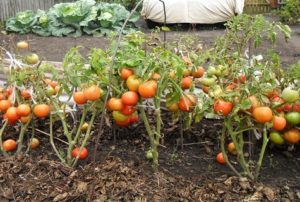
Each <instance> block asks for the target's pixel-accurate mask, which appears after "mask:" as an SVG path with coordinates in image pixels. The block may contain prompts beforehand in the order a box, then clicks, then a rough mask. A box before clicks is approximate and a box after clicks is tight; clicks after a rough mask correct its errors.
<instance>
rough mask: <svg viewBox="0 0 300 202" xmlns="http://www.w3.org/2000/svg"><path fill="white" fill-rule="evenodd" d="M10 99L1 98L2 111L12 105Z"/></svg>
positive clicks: (0, 106) (0, 109) (0, 108)
mask: <svg viewBox="0 0 300 202" xmlns="http://www.w3.org/2000/svg"><path fill="white" fill-rule="evenodd" d="M10 105H11V102H10V100H0V111H2V112H6V110H7V109H8V108H9V107H10Z"/></svg>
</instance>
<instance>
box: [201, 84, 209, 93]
mask: <svg viewBox="0 0 300 202" xmlns="http://www.w3.org/2000/svg"><path fill="white" fill-rule="evenodd" d="M201 89H202V90H203V92H204V93H206V94H208V92H209V86H204V85H201Z"/></svg>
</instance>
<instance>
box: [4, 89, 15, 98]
mask: <svg viewBox="0 0 300 202" xmlns="http://www.w3.org/2000/svg"><path fill="white" fill-rule="evenodd" d="M13 92H14V90H13V88H7V89H6V90H5V93H6V95H7V96H10V95H12V93H13Z"/></svg>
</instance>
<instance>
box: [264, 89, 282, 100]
mask: <svg viewBox="0 0 300 202" xmlns="http://www.w3.org/2000/svg"><path fill="white" fill-rule="evenodd" d="M279 94H280V91H279V90H278V89H276V88H275V89H273V90H267V92H265V95H266V96H267V97H268V98H269V99H270V100H272V99H273V98H274V97H279Z"/></svg>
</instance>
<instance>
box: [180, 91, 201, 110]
mask: <svg viewBox="0 0 300 202" xmlns="http://www.w3.org/2000/svg"><path fill="white" fill-rule="evenodd" d="M196 102H197V99H196V97H195V96H194V95H193V94H187V95H185V96H183V97H182V98H180V100H179V103H178V107H179V109H180V110H181V111H183V112H189V111H190V110H191V109H192V108H193V107H194V106H195V105H196Z"/></svg>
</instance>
